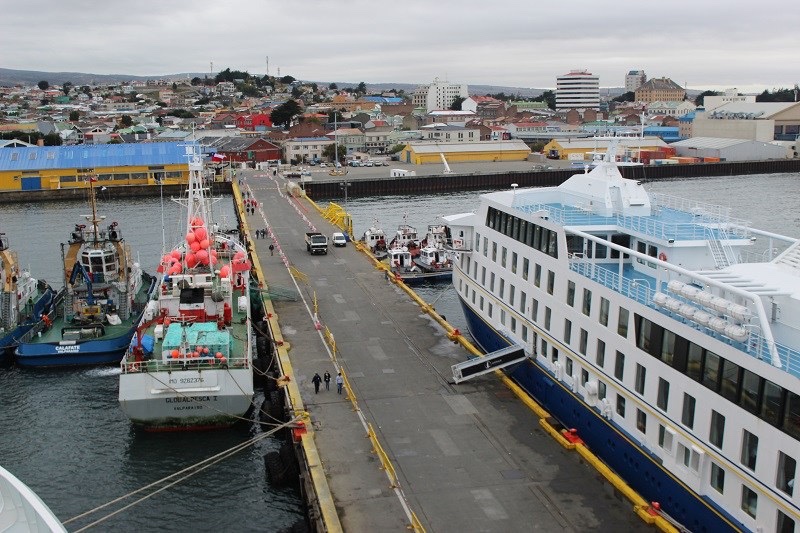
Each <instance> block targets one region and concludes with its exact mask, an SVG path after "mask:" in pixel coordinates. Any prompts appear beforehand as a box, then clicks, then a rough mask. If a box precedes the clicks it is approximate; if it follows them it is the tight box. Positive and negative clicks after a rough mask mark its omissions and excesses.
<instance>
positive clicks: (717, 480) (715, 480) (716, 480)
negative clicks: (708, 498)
mask: <svg viewBox="0 0 800 533" xmlns="http://www.w3.org/2000/svg"><path fill="white" fill-rule="evenodd" d="M710 482H711V486H712V487H714V490H716V491H717V492H719V493H720V494H724V493H725V470H723V469H722V468H721V467H720V466H719V465H718V464H717V463H714V462H712V463H711V480H710Z"/></svg>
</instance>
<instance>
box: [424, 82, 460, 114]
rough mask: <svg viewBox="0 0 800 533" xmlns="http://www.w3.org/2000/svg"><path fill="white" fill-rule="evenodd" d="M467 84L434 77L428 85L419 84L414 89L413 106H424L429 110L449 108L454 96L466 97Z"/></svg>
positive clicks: (454, 98)
mask: <svg viewBox="0 0 800 533" xmlns="http://www.w3.org/2000/svg"><path fill="white" fill-rule="evenodd" d="M468 96H469V93H468V92H467V86H466V85H465V84H463V83H449V82H447V81H439V78H435V79H434V80H433V83H431V84H429V85H420V86H419V87H417V88H416V89H415V90H414V94H413V96H412V103H413V104H414V107H424V108H425V110H426V111H428V112H430V111H433V110H436V109H450V106H451V105H453V102H454V101H455V100H456V98H467V97H468Z"/></svg>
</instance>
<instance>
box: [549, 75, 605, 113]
mask: <svg viewBox="0 0 800 533" xmlns="http://www.w3.org/2000/svg"><path fill="white" fill-rule="evenodd" d="M570 109H594V110H596V111H599V110H600V78H598V77H597V76H594V75H593V74H592V73H591V72H589V71H587V70H572V71H570V72H569V73H567V74H564V75H563V76H559V77H558V78H556V111H568V110H570Z"/></svg>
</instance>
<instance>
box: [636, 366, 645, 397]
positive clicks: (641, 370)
mask: <svg viewBox="0 0 800 533" xmlns="http://www.w3.org/2000/svg"><path fill="white" fill-rule="evenodd" d="M646 376H647V369H646V368H645V367H643V366H642V365H640V364H639V363H636V381H635V383H634V387H635V388H636V392H638V393H639V394H642V395H644V382H645V379H646Z"/></svg>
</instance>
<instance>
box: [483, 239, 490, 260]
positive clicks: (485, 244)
mask: <svg viewBox="0 0 800 533" xmlns="http://www.w3.org/2000/svg"><path fill="white" fill-rule="evenodd" d="M488 253H489V238H488V237H484V238H483V257H486V256H487V255H486V254H488Z"/></svg>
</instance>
